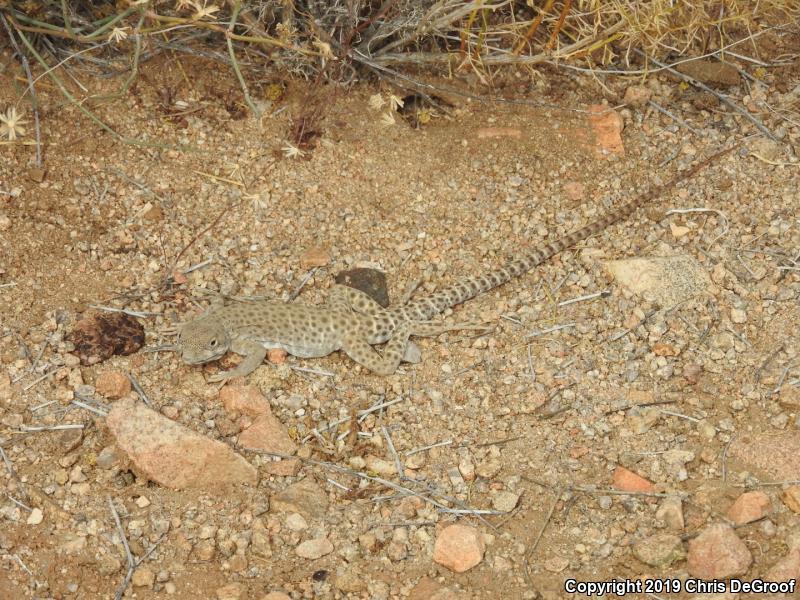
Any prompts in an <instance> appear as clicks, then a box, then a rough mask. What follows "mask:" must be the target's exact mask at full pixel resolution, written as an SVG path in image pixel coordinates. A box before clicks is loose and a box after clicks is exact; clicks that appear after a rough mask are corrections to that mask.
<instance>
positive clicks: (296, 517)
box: [286, 513, 308, 531]
mask: <svg viewBox="0 0 800 600" xmlns="http://www.w3.org/2000/svg"><path fill="white" fill-rule="evenodd" d="M286 526H287V527H288V528H289V529H291V530H292V531H303V530H304V529H308V521H306V520H305V518H304V517H303V515H301V514H300V513H292V514H290V515H288V516H287V517H286Z"/></svg>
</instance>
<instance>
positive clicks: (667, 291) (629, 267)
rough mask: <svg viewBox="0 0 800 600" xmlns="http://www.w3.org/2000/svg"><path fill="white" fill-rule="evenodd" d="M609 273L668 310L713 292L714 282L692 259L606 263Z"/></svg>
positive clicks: (621, 282)
mask: <svg viewBox="0 0 800 600" xmlns="http://www.w3.org/2000/svg"><path fill="white" fill-rule="evenodd" d="M604 266H605V268H606V270H607V271H608V272H609V273H610V274H611V276H612V277H613V278H614V279H616V280H617V281H618V282H619V283H620V285H623V286H624V287H625V288H627V289H628V290H629V291H631V292H633V293H634V294H638V295H640V296H642V297H643V298H645V299H647V300H651V301H654V302H656V303H657V304H659V305H660V306H664V307H669V306H674V305H675V304H678V303H679V302H684V301H686V300H689V299H691V298H695V297H697V296H699V295H701V294H703V293H705V292H706V291H708V290H710V289H711V286H712V284H711V279H710V278H709V277H708V274H707V273H706V271H705V269H704V268H703V266H702V265H701V264H700V263H699V262H698V261H697V259H695V258H694V257H693V256H690V255H686V254H681V255H676V256H664V257H658V256H656V257H647V258H644V257H642V258H625V259H622V260H611V261H606V262H605V263H604Z"/></svg>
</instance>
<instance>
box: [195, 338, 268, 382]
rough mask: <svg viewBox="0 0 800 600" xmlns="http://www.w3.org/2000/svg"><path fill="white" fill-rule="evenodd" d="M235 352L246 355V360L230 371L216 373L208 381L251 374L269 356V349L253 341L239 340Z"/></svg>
mask: <svg viewBox="0 0 800 600" xmlns="http://www.w3.org/2000/svg"><path fill="white" fill-rule="evenodd" d="M234 352H236V353H237V354H243V355H244V360H242V362H241V363H239V366H237V367H236V368H235V369H231V370H230V371H221V372H219V373H216V374H214V375H212V376H211V377H209V378H208V381H210V382H211V383H215V382H217V381H225V380H227V379H233V378H234V377H244V376H245V375H249V374H250V373H252V372H253V371H255V370H256V369H257V368H258V366H259V365H260V364H261V363H262V362H264V358H265V357H266V356H267V349H266V348H265V347H264V346H262V345H261V344H259V343H258V342H253V341H246V342H239V343H238V344H237V345H236V348H235V349H234Z"/></svg>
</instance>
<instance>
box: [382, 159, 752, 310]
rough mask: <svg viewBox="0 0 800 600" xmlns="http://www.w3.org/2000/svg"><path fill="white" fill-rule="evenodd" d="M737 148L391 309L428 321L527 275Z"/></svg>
mask: <svg viewBox="0 0 800 600" xmlns="http://www.w3.org/2000/svg"><path fill="white" fill-rule="evenodd" d="M738 146H739V144H734V145H733V146H729V147H728V148H725V149H724V150H721V151H719V152H717V153H715V154H712V155H711V156H709V157H708V158H706V159H704V160H702V161H700V162H699V163H697V164H696V165H694V166H693V167H691V168H689V169H687V170H686V171H682V172H681V173H678V174H677V175H675V177H673V178H672V179H670V180H669V181H667V182H666V183H664V184H662V185H659V186H656V187H654V188H652V189H650V190H648V191H647V192H645V193H644V194H642V195H641V196H638V197H637V198H635V199H633V200H631V201H630V202H626V203H625V204H623V205H622V206H620V207H618V208H615V209H611V210H609V211H608V212H607V213H606V214H605V215H604V216H602V217H600V218H599V219H598V220H597V221H593V222H592V223H589V224H588V225H585V226H584V227H581V228H580V229H576V230H575V231H572V232H570V233H568V234H567V235H565V236H564V237H562V238H560V239H557V240H555V241H552V242H547V243H546V244H544V245H543V246H540V247H539V248H536V249H534V250H531V251H529V252H526V253H525V254H523V255H522V256H520V257H519V258H516V259H514V260H512V261H510V262H508V263H506V264H505V265H504V266H502V267H500V268H498V269H496V270H494V271H489V272H488V273H484V274H483V275H478V276H477V277H467V278H464V279H461V280H459V281H457V282H456V283H454V284H452V285H450V286H448V287H446V288H445V289H443V290H440V291H438V292H435V293H433V294H431V295H430V296H426V297H424V298H419V299H417V300H413V301H411V302H409V303H408V304H406V305H405V306H399V307H397V308H394V309H392V310H393V312H395V314H396V315H397V316H398V317H399V320H401V321H428V320H429V319H431V318H433V317H434V316H436V315H438V314H440V313H442V312H444V311H445V310H447V309H448V308H451V307H453V306H456V305H457V304H461V303H462V302H466V301H467V300H469V299H471V298H474V297H475V296H478V295H480V294H483V293H484V292H488V291H489V290H491V289H493V288H496V287H498V286H501V285H503V284H504V283H506V282H507V281H509V280H511V279H513V278H515V277H518V276H520V275H522V274H523V273H527V272H528V271H530V270H531V269H533V268H534V267H536V266H538V265H540V264H542V263H543V262H544V261H546V260H547V259H548V258H550V257H552V256H555V255H556V254H558V253H559V252H563V251H564V250H566V249H568V248H571V247H572V246H574V245H575V244H577V243H579V242H581V241H583V240H585V239H587V238H589V237H591V236H593V235H596V234H598V233H600V232H601V231H603V230H604V229H606V228H607V227H609V226H610V225H613V224H614V223H616V222H618V221H622V220H624V219H627V218H628V217H629V216H630V215H631V214H633V213H634V212H636V211H637V210H638V209H639V208H641V207H643V206H645V205H647V204H648V203H650V202H652V201H653V200H654V199H655V198H657V197H659V196H660V195H661V194H663V193H664V192H666V191H667V190H669V189H671V188H673V187H675V186H676V185H677V184H678V183H680V182H682V181H685V180H687V179H690V178H691V177H693V176H694V175H695V174H697V173H698V172H699V171H701V170H703V169H704V168H706V167H707V166H708V165H710V164H711V163H713V162H715V161H716V160H717V159H718V158H720V157H722V156H724V155H726V154H728V153H729V152H731V151H733V150H734V149H735V148H737V147H738Z"/></svg>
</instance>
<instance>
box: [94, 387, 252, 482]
mask: <svg viewBox="0 0 800 600" xmlns="http://www.w3.org/2000/svg"><path fill="white" fill-rule="evenodd" d="M106 425H107V426H108V429H109V430H110V431H111V434H112V435H113V436H114V438H115V441H116V444H117V447H118V448H119V449H120V450H121V451H122V452H124V453H125V454H126V455H127V456H128V458H129V459H130V460H131V462H132V463H133V464H134V465H135V466H136V468H137V470H138V471H140V472H141V473H142V474H143V475H145V476H146V477H147V478H148V479H150V480H152V481H155V482H156V483H159V484H161V485H164V486H167V487H171V488H174V489H186V488H200V489H204V490H207V491H219V490H220V489H221V488H223V487H225V486H226V485H230V484H238V483H247V484H250V485H255V483H256V482H257V479H258V477H257V473H256V469H255V468H254V467H253V466H252V465H251V464H250V463H248V462H247V461H246V460H245V459H244V458H243V457H241V456H240V455H238V454H236V453H235V452H234V451H233V450H231V449H230V448H229V447H228V446H226V445H225V444H223V443H221V442H218V441H216V440H211V439H208V438H206V437H204V436H202V435H198V434H197V433H195V432H193V431H191V430H189V429H187V428H186V427H183V426H182V425H179V424H178V423H175V422H174V421H170V420H169V419H167V418H166V417H164V416H162V415H160V414H158V413H157V412H155V411H154V410H151V409H150V408H148V407H147V406H145V405H144V404H142V403H141V402H140V401H139V400H136V399H125V400H120V401H118V402H116V403H114V406H113V407H112V409H111V412H110V413H109V414H108V417H107V418H106Z"/></svg>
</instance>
